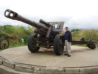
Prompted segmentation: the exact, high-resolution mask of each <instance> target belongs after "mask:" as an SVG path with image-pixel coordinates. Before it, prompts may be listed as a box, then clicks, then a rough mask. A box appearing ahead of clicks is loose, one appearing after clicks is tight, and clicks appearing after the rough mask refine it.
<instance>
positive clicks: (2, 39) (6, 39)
mask: <svg viewBox="0 0 98 74" xmlns="http://www.w3.org/2000/svg"><path fill="white" fill-rule="evenodd" d="M3 40H6V41H7V42H8V46H7V47H6V48H8V47H9V41H8V39H5V38H3V39H1V40H0V49H2V48H1V42H2V41H3ZM6 48H4V49H6Z"/></svg>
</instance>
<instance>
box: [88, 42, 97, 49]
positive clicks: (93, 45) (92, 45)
mask: <svg viewBox="0 0 98 74" xmlns="http://www.w3.org/2000/svg"><path fill="white" fill-rule="evenodd" d="M87 47H89V48H91V49H95V48H96V45H95V44H94V43H88V44H87Z"/></svg>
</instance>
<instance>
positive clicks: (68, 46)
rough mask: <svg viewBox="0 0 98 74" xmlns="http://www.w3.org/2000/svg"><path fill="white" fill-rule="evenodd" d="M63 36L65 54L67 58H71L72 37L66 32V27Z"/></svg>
mask: <svg viewBox="0 0 98 74" xmlns="http://www.w3.org/2000/svg"><path fill="white" fill-rule="evenodd" d="M65 30H66V32H65V34H64V39H65V46H66V54H64V55H67V56H68V57H71V41H72V35H71V32H70V31H69V30H68V27H65Z"/></svg>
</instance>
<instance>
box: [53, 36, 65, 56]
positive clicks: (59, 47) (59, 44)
mask: <svg viewBox="0 0 98 74" xmlns="http://www.w3.org/2000/svg"><path fill="white" fill-rule="evenodd" d="M63 51H64V43H63V40H62V38H61V36H60V34H57V35H56V36H55V38H54V52H55V54H56V55H62V54H63Z"/></svg>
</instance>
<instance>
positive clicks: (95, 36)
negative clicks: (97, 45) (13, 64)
mask: <svg viewBox="0 0 98 74" xmlns="http://www.w3.org/2000/svg"><path fill="white" fill-rule="evenodd" d="M34 29H35V28H34V27H33V28H32V27H30V26H28V27H23V26H11V25H5V26H0V39H1V38H7V39H8V40H9V48H11V47H17V46H26V45H27V41H28V37H29V36H30V35H31V34H34V32H33V30H34ZM64 33H65V32H64V31H62V32H61V34H63V35H64ZM71 33H72V39H73V40H80V39H81V38H82V37H83V38H84V39H85V40H88V39H92V40H96V41H98V30H73V31H72V32H71ZM21 38H23V39H24V43H20V42H19V40H20V39H21ZM76 46H86V45H76Z"/></svg>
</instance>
